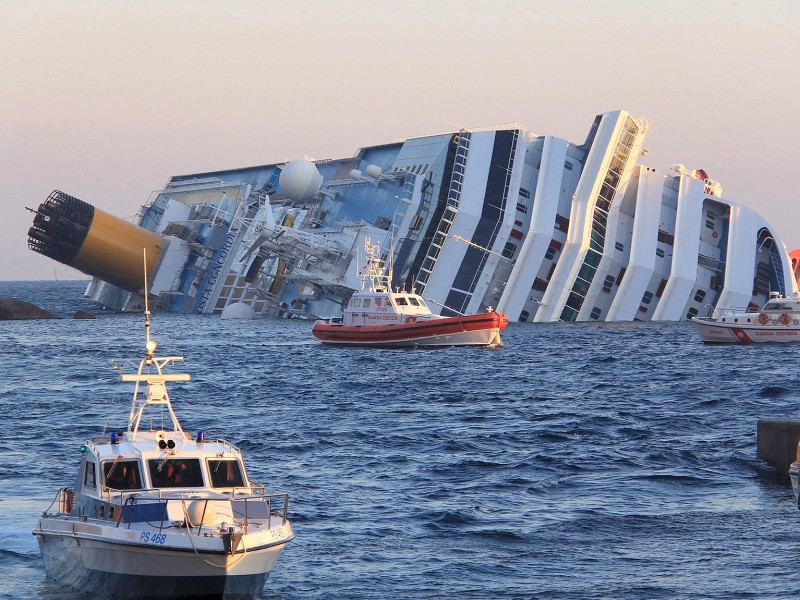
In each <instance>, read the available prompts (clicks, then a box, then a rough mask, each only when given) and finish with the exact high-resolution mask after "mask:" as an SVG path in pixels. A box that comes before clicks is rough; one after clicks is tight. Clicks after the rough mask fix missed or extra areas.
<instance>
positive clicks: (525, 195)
mask: <svg viewBox="0 0 800 600" xmlns="http://www.w3.org/2000/svg"><path fill="white" fill-rule="evenodd" d="M519 195H520V196H522V197H523V198H530V197H531V193H530V191H528V190H526V189H525V188H523V187H521V188H519Z"/></svg>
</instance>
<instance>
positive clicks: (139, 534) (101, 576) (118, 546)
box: [34, 517, 293, 598]
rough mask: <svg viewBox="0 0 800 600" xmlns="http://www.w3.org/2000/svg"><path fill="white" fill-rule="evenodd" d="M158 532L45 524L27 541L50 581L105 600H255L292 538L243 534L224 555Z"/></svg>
mask: <svg viewBox="0 0 800 600" xmlns="http://www.w3.org/2000/svg"><path fill="white" fill-rule="evenodd" d="M163 531H164V533H159V532H158V531H157V530H155V531H147V530H142V529H127V528H125V527H124V526H122V525H120V527H112V526H108V525H105V526H104V525H98V524H95V523H92V522H91V521H88V522H84V521H81V520H80V519H72V518H66V519H65V518H52V517H49V518H48V517H45V518H42V519H40V521H39V526H38V528H37V529H36V530H35V531H34V535H36V537H37V540H38V542H39V549H40V551H41V555H42V561H43V563H44V568H45V572H46V574H47V576H48V577H49V578H50V579H52V580H53V581H56V582H57V583H59V584H61V585H64V586H67V587H70V588H73V589H78V590H81V591H82V592H89V593H93V594H100V595H103V596H104V597H110V598H137V597H147V598H223V597H224V598H259V597H260V596H261V594H262V591H263V588H264V584H265V582H266V580H267V577H268V575H269V573H270V571H271V570H272V568H273V566H274V565H275V561H276V560H277V559H278V556H279V555H280V553H281V551H282V550H283V548H284V546H285V545H286V543H287V542H288V541H289V540H290V539H292V537H293V534H292V533H291V527H290V526H289V525H288V524H286V525H284V526H283V527H282V528H281V529H279V530H277V531H276V530H275V529H271V530H269V531H264V532H260V533H258V534H246V535H244V536H243V538H242V541H241V543H240V544H239V546H238V548H237V550H236V551H235V552H232V553H226V552H225V549H224V548H223V543H222V540H221V539H220V537H218V536H215V537H210V538H203V537H202V536H197V535H193V536H191V538H190V536H188V535H186V534H185V533H176V531H180V530H176V529H164V530H163ZM167 532H168V533H167ZM276 538H277V539H276Z"/></svg>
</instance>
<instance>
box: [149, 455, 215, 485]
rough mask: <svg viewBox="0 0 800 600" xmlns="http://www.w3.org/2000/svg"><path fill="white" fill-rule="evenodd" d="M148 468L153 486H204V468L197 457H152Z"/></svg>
mask: <svg viewBox="0 0 800 600" xmlns="http://www.w3.org/2000/svg"><path fill="white" fill-rule="evenodd" d="M147 469H148V471H149V472H150V480H151V481H152V482H153V487H157V488H174V487H203V474H202V469H201V468H200V461H199V460H198V459H196V458H170V459H167V460H158V459H151V460H148V461H147Z"/></svg>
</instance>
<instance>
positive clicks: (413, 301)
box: [408, 296, 419, 306]
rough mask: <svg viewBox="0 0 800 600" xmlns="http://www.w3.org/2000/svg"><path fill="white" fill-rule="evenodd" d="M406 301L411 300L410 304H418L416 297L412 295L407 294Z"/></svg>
mask: <svg viewBox="0 0 800 600" xmlns="http://www.w3.org/2000/svg"><path fill="white" fill-rule="evenodd" d="M408 301H409V302H411V304H412V305H413V306H419V302H417V299H416V298H414V297H413V296H409V297H408Z"/></svg>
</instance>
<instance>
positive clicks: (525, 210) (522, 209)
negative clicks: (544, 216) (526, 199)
mask: <svg viewBox="0 0 800 600" xmlns="http://www.w3.org/2000/svg"><path fill="white" fill-rule="evenodd" d="M517 210H518V211H519V212H521V213H522V214H523V215H527V214H528V207H527V206H525V205H524V204H523V203H522V202H517Z"/></svg>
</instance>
